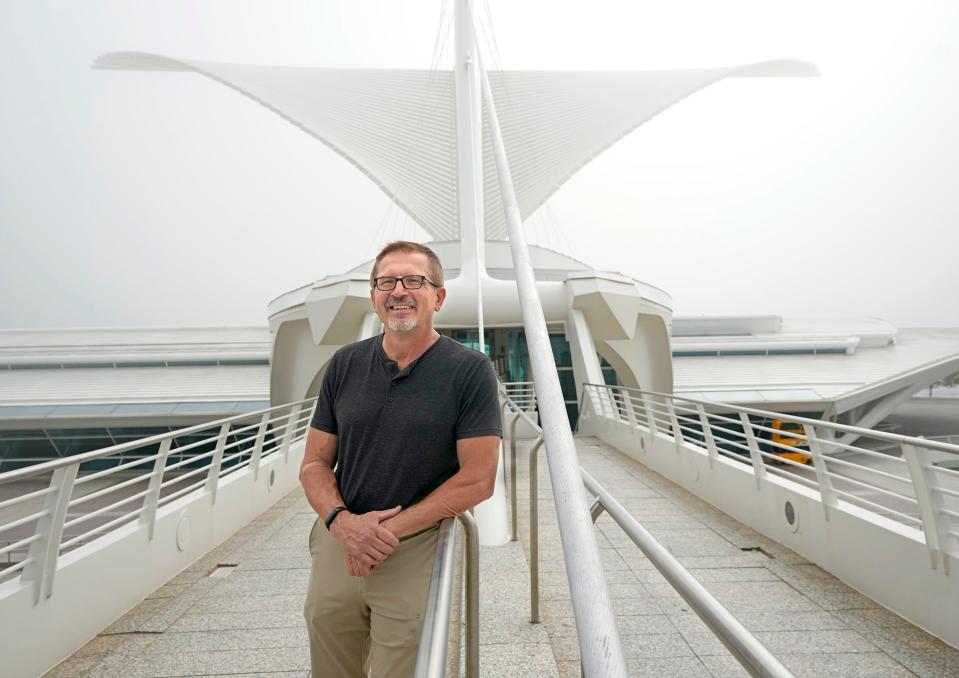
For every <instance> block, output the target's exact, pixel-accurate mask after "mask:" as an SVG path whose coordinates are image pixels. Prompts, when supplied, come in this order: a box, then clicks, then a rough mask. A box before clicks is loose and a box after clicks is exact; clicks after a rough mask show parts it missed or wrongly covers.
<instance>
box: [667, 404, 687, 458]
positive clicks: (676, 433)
mask: <svg viewBox="0 0 959 678" xmlns="http://www.w3.org/2000/svg"><path fill="white" fill-rule="evenodd" d="M663 402H664V403H666V411H667V412H668V413H669V423H670V425H671V426H672V427H673V441H674V442H675V443H676V453H677V454H680V453H682V451H683V429H681V428H679V417H677V416H676V407H675V406H674V405H673V399H672V398H663Z"/></svg>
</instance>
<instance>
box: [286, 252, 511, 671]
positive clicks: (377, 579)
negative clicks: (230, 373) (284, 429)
mask: <svg viewBox="0 0 959 678" xmlns="http://www.w3.org/2000/svg"><path fill="white" fill-rule="evenodd" d="M370 299H371V301H372V302H373V308H374V309H375V311H376V314H377V315H378V316H379V318H380V320H381V321H382V322H383V328H384V332H383V334H382V335H380V336H377V337H373V338H372V339H367V340H364V341H359V342H357V343H355V344H350V345H349V346H346V347H344V348H342V349H340V350H339V351H337V353H336V354H335V355H334V356H333V358H332V359H331V360H330V364H329V366H328V368H327V371H326V374H325V375H324V379H323V384H322V386H321V388H320V393H319V398H318V401H317V405H316V411H315V412H314V414H313V420H312V422H311V425H310V431H309V434H308V436H307V441H306V452H305V454H304V457H303V464H302V466H301V468H300V482H301V483H302V485H303V489H304V492H305V493H306V497H307V499H308V500H309V502H310V505H311V506H312V507H313V509H314V510H315V511H316V512H317V514H318V517H317V520H316V523H315V524H314V526H313V530H312V532H311V533H310V554H311V556H312V569H311V572H310V583H309V589H308V591H307V600H306V606H305V609H304V616H305V617H306V624H307V631H308V633H309V637H310V657H311V662H312V666H313V676H314V677H319V676H324V677H325V676H331V677H342V678H354V677H356V678H359V677H360V676H370V677H371V678H408V677H409V676H410V675H412V673H413V668H414V666H415V662H416V653H417V649H418V645H419V637H420V631H421V628H422V624H423V608H424V606H425V603H426V594H427V591H428V588H429V580H430V574H431V571H432V564H433V557H434V555H435V552H436V538H437V534H438V529H437V527H438V524H439V521H440V520H442V519H443V518H447V517H452V516H456V515H458V514H460V513H462V512H463V511H465V510H466V509H468V508H470V507H472V506H475V505H476V504H478V503H480V502H481V501H483V500H484V499H486V498H488V497H489V496H490V495H491V494H492V492H493V483H494V479H495V475H496V466H497V462H498V459H499V441H500V437H501V436H502V424H501V421H500V412H499V406H498V402H497V394H496V377H495V375H494V373H493V368H492V365H491V363H490V361H489V359H488V358H487V357H486V356H485V355H483V354H482V353H479V352H477V351H473V350H471V349H469V348H466V347H464V346H462V345H460V344H458V343H456V342H455V341H453V340H452V339H449V338H447V337H442V336H440V334H439V333H438V332H436V330H435V329H433V315H434V314H435V313H436V312H437V311H439V310H440V308H442V306H443V302H444V301H445V299H446V289H445V288H444V287H443V268H442V266H441V265H440V261H439V259H438V258H437V256H436V254H435V253H434V252H433V251H432V250H431V249H429V248H428V247H425V246H423V245H420V244H418V243H413V242H406V241H401V242H394V243H390V244H389V245H387V246H386V247H384V248H383V250H382V251H381V252H380V253H379V255H378V256H377V257H376V261H375V262H374V264H373V271H372V273H371V274H370Z"/></svg>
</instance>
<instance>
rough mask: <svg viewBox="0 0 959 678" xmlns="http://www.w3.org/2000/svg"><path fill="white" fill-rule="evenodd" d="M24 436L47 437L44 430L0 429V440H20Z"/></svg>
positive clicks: (44, 438)
mask: <svg viewBox="0 0 959 678" xmlns="http://www.w3.org/2000/svg"><path fill="white" fill-rule="evenodd" d="M24 438H42V439H43V440H46V439H47V434H46V431H0V440H7V439H12V440H22V439H24Z"/></svg>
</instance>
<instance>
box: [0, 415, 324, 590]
mask: <svg viewBox="0 0 959 678" xmlns="http://www.w3.org/2000/svg"><path fill="white" fill-rule="evenodd" d="M315 401H316V398H308V399H305V400H300V401H297V402H293V403H288V404H286V405H278V406H276V407H270V408H267V409H263V410H259V411H256V412H246V413H242V414H238V415H234V416H231V417H226V418H223V419H218V420H216V421H213V422H208V423H205V424H198V425H195V426H190V427H187V428H183V429H178V430H175V431H170V432H166V433H162V434H160V435H156V436H151V437H149V438H142V439H139V440H134V441H129V442H126V443H123V444H120V445H113V446H111V447H107V448H103V449H101V450H94V451H92V452H86V453H83V454H78V455H74V456H71V457H65V458H63V459H58V460H55V461H51V462H47V463H43V464H35V465H32V466H27V467H24V468H20V469H16V470H14V471H8V472H5V473H0V484H3V483H9V482H15V481H19V480H24V479H28V478H42V479H44V480H47V479H48V485H47V487H46V488H45V489H43V490H32V491H29V492H25V493H24V494H23V495H22V496H20V497H14V498H12V499H9V500H5V501H4V502H3V505H4V506H5V507H13V506H17V505H22V506H26V507H27V508H26V509H21V510H26V511H28V515H26V516H17V515H16V514H14V515H12V516H11V517H10V518H9V519H6V522H3V523H0V533H2V532H6V531H11V530H16V529H17V528H19V527H23V526H25V525H28V524H29V523H31V522H35V524H34V525H33V527H31V528H30V529H31V530H32V535H29V536H28V537H27V538H28V539H29V541H24V540H23V538H20V540H19V541H22V542H23V543H24V545H26V544H29V550H28V552H27V554H26V555H27V557H26V559H25V560H24V561H22V562H21V563H19V564H18V565H16V566H14V567H9V568H5V569H3V570H0V580H4V579H6V578H8V577H9V576H10V575H11V574H15V573H16V572H17V571H21V573H20V575H19V576H20V580H21V582H24V583H26V582H31V581H32V582H37V583H38V585H37V586H36V587H35V597H36V599H37V600H39V599H40V597H41V596H44V595H45V596H46V597H48V598H49V597H50V596H51V595H52V590H53V580H54V578H55V576H56V573H57V570H58V565H59V559H60V556H61V555H62V554H63V553H65V552H66V551H68V550H70V549H71V548H75V547H79V546H82V545H84V544H85V543H88V540H90V538H91V537H93V535H98V536H96V537H94V538H93V539H92V540H96V539H101V538H104V537H106V536H108V535H109V534H111V533H113V532H115V531H116V530H117V529H121V526H126V525H129V524H130V523H131V522H133V521H138V522H139V523H140V524H141V525H145V527H146V530H147V534H148V537H149V539H152V538H153V531H154V526H155V524H156V520H157V511H158V509H160V507H163V506H166V505H167V504H169V503H170V502H172V501H173V500H174V499H178V498H180V497H182V496H186V495H188V494H190V493H195V492H202V493H208V494H210V496H211V499H212V500H213V501H214V502H215V501H216V493H217V489H218V487H219V486H220V484H221V482H222V480H223V478H225V477H227V476H229V475H232V474H234V473H237V472H240V471H242V470H244V469H247V468H249V469H252V472H253V474H254V477H255V476H256V475H257V474H258V473H259V471H260V463H261V460H262V459H263V458H264V457H265V456H266V455H271V454H281V455H283V456H286V455H287V454H288V451H289V446H290V444H291V443H292V442H293V440H294V439H299V438H300V437H302V429H303V428H304V421H308V420H309V416H310V411H311V408H310V406H311V405H312V404H313V403H314V402H315ZM250 419H258V422H257V423H255V424H251V425H249V426H246V427H245V428H244V429H243V430H250V429H251V428H254V427H256V428H258V433H257V435H256V436H249V437H247V438H246V439H245V440H242V439H241V440H240V441H239V442H237V441H235V442H228V439H230V438H235V437H237V436H236V433H237V431H236V430H232V427H233V424H235V423H240V422H243V423H246V422H248V421H249V420H250ZM277 424H280V425H277ZM211 428H212V429H216V430H217V433H215V434H213V435H211V436H210V437H209V438H208V439H207V440H206V441H202V442H204V443H205V444H212V443H215V445H216V449H215V450H214V451H213V452H212V453H201V454H198V455H194V456H192V457H190V458H187V459H186V460H181V461H177V462H176V463H172V460H174V459H177V460H179V459H181V457H182V451H183V449H185V448H187V447H191V446H193V444H192V443H191V444H190V445H186V446H184V448H172V445H173V443H174V442H175V440H176V439H177V438H180V437H183V436H186V435H191V434H194V433H198V432H201V431H207V430H208V429H211ZM268 432H269V433H270V434H271V435H272V436H273V437H274V439H273V441H272V443H271V445H270V446H265V445H264V443H265V441H266V435H267V433H268ZM240 443H250V446H249V447H248V448H247V449H244V450H241V451H240V452H239V453H237V454H232V455H229V456H227V457H224V456H223V451H224V450H225V449H230V448H233V447H236V446H237V445H238V444H240ZM153 445H157V447H158V448H159V451H158V452H156V453H153V454H150V455H148V456H147V457H145V458H143V459H138V460H134V461H133V462H128V463H121V464H120V465H118V466H115V467H113V468H110V469H107V470H106V471H96V472H94V473H91V474H88V475H87V476H82V477H78V474H79V471H80V467H81V465H82V464H84V463H87V462H90V461H94V460H98V459H116V458H117V457H118V455H120V454H122V453H123V452H127V451H131V450H135V449H139V448H142V447H146V446H153ZM171 448H172V449H171ZM246 456H249V458H248V459H243V460H242V461H240V460H239V457H246ZM201 459H202V460H207V459H209V461H208V462H207V463H205V465H204V466H202V467H200V468H198V469H194V470H191V471H190V472H189V473H185V474H181V475H178V476H174V477H173V478H171V479H169V481H168V482H164V475H165V474H168V473H169V472H170V471H171V470H173V469H175V468H179V467H180V466H182V465H183V464H184V463H190V462H193V463H195V462H197V461H199V460H201ZM231 459H233V460H234V461H238V463H233V464H229V461H230V460H231ZM150 462H152V463H150ZM225 462H226V464H225ZM141 464H142V465H145V466H146V467H145V468H144V469H142V471H141V473H140V474H139V475H137V476H134V477H133V478H130V477H129V471H130V470H131V468H132V467H133V466H137V465H141ZM197 474H204V475H205V477H204V478H203V479H201V480H199V481H198V482H196V483H193V484H192V485H190V486H188V487H186V488H182V489H180V490H177V491H176V492H172V493H167V494H164V493H163V491H164V489H166V488H167V487H169V486H170V485H171V484H174V485H175V484H177V483H179V482H182V481H183V480H184V479H187V478H188V477H191V476H194V475H197ZM113 478H121V480H119V481H116V482H112V484H110V485H107V486H106V487H102V488H99V489H97V488H94V489H93V490H91V491H90V492H88V493H86V494H79V495H78V496H74V494H75V492H76V486H77V485H78V484H79V483H82V482H85V481H89V480H92V479H96V480H102V479H109V480H108V481H112V480H113ZM141 482H147V483H148V486H147V489H145V490H143V491H138V492H135V493H132V494H125V492H126V491H127V490H128V489H129V488H130V487H131V486H132V485H135V484H137V483H141ZM111 493H112V496H110V497H109V499H107V503H106V505H104V506H100V507H98V508H95V509H92V510H90V511H89V512H86V513H84V514H82V515H80V516H76V517H74V518H72V519H71V520H67V514H68V512H69V511H71V510H72V509H73V508H74V507H76V506H78V505H81V504H85V503H87V502H90V501H91V500H97V499H101V498H104V497H107V496H108V495H111ZM27 502H32V503H34V504H38V506H36V508H33V507H32V506H30V505H29V504H27ZM127 504H130V505H131V507H130V509H129V510H127V509H123V512H122V513H121V514H120V515H118V516H115V517H113V518H112V519H111V520H108V521H107V522H105V523H103V524H94V525H93V527H92V528H90V529H86V528H84V529H86V531H85V532H82V533H77V532H76V530H73V532H74V534H72V535H67V534H66V533H67V532H70V531H71V528H74V527H75V526H77V525H78V524H80V523H81V522H84V521H86V520H89V519H102V518H103V517H106V516H108V515H110V514H111V512H112V511H113V510H114V509H116V508H118V507H121V506H124V505H127Z"/></svg>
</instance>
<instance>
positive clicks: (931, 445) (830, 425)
mask: <svg viewBox="0 0 959 678" xmlns="http://www.w3.org/2000/svg"><path fill="white" fill-rule="evenodd" d="M584 386H585V387H587V388H590V387H591V388H601V389H620V390H622V391H629V392H632V393H636V394H638V395H651V396H657V397H659V398H666V399H669V400H671V401H677V400H678V401H680V402H686V403H696V404H697V405H703V406H709V407H716V406H720V407H722V409H723V411H727V410H729V411H734V412H743V413H745V414H755V415H758V416H762V417H772V418H774V419H787V420H788V421H792V422H795V423H797V424H812V425H815V426H816V427H818V428H826V429H830V430H833V431H838V432H841V433H852V434H855V435H859V436H862V435H868V436H869V437H871V438H875V439H877V440H885V441H888V442H892V443H898V444H908V445H922V446H923V447H925V448H928V449H930V450H938V451H940V452H950V453H952V454H959V445H951V444H949V443H941V442H938V441H936V440H934V439H932V438H918V437H915V436H907V435H901V434H898V433H888V432H886V431H876V430H874V429H867V428H859V427H857V426H850V425H848V424H837V423H835V422H831V421H824V420H822V419H810V418H808V417H799V416H794V415H791V414H790V415H784V414H782V413H780V412H770V411H768V410H757V409H755V408H752V407H743V406H741V405H732V404H728V403H717V402H716V401H713V400H697V399H696V398H687V397H686V396H682V395H672V394H669V393H660V392H658V391H645V390H642V389H638V388H635V387H632V386H610V385H609V384H592V383H587V384H584ZM823 442H826V443H828V442H831V441H828V440H824V441H823Z"/></svg>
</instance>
